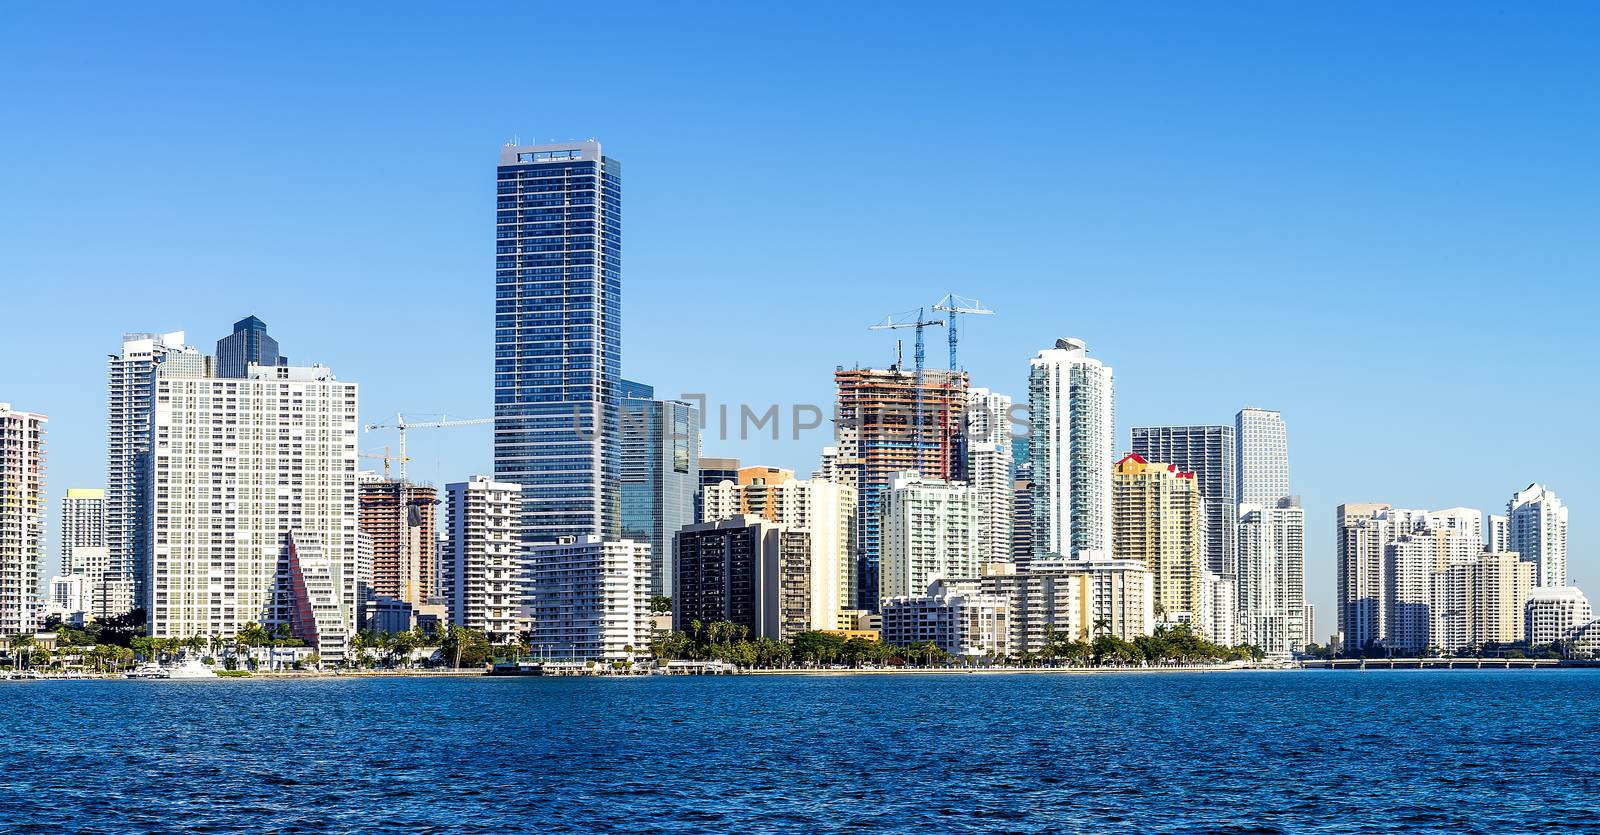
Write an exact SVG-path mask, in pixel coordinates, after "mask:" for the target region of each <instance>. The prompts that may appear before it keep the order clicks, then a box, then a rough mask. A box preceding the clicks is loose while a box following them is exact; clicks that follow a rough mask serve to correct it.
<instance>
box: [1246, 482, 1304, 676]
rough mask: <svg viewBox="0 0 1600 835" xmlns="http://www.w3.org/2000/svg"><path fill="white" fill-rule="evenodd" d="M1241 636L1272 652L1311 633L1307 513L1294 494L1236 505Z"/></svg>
mask: <svg viewBox="0 0 1600 835" xmlns="http://www.w3.org/2000/svg"><path fill="white" fill-rule="evenodd" d="M1238 553H1239V573H1238V575H1237V576H1238V610H1239V611H1238V617H1239V627H1240V635H1239V637H1240V639H1241V641H1242V642H1243V643H1246V644H1250V645H1253V646H1255V647H1258V648H1259V649H1261V651H1263V652H1265V653H1267V654H1268V655H1272V656H1279V657H1282V656H1287V655H1289V654H1290V653H1293V652H1297V651H1299V650H1300V649H1301V648H1302V647H1304V646H1305V645H1306V643H1307V642H1309V641H1310V640H1311V638H1312V635H1311V632H1310V630H1311V624H1309V623H1307V622H1306V620H1305V613H1306V512H1305V510H1304V509H1303V508H1301V507H1300V505H1299V504H1297V503H1295V502H1294V501H1293V500H1292V499H1285V500H1283V501H1281V502H1279V504H1278V505H1277V506H1276V507H1261V506H1260V505H1253V504H1245V505H1241V506H1240V507H1239V551H1238Z"/></svg>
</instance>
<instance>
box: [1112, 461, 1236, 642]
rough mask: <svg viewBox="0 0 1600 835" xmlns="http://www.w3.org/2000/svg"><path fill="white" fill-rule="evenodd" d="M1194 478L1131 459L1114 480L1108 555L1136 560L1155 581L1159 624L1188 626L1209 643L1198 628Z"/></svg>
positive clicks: (1200, 542)
mask: <svg viewBox="0 0 1600 835" xmlns="http://www.w3.org/2000/svg"><path fill="white" fill-rule="evenodd" d="M1201 508H1202V503H1201V500H1200V491H1199V489H1198V488H1197V487H1196V486H1195V478H1194V474H1193V473H1186V472H1181V471H1179V470H1178V468H1177V467H1174V466H1173V465H1171V464H1168V463H1165V462H1151V461H1146V460H1145V459H1144V458H1142V457H1140V456H1138V455H1134V454H1131V453H1130V454H1129V455H1126V456H1124V457H1123V459H1122V460H1121V461H1118V462H1117V465H1116V467H1115V469H1114V470H1113V475H1112V511H1111V518H1112V519H1113V520H1114V533H1113V535H1112V543H1113V545H1112V549H1111V555H1112V556H1113V557H1115V558H1116V559H1124V560H1140V561H1142V562H1143V563H1144V564H1145V565H1148V566H1150V571H1151V572H1152V573H1153V574H1154V575H1155V608H1156V617H1157V619H1158V620H1161V621H1164V622H1167V623H1189V624H1192V625H1193V627H1194V629H1195V631H1196V632H1197V633H1199V634H1202V635H1205V636H1207V637H1210V636H1211V635H1212V633H1213V630H1212V624H1211V623H1202V622H1201V617H1200V616H1201V613H1202V611H1209V609H1210V607H1209V606H1207V605H1205V603H1204V602H1203V601H1204V593H1205V588H1204V584H1205V571H1206V567H1205V544H1206V536H1205V515H1204V514H1203V513H1202V511H1201Z"/></svg>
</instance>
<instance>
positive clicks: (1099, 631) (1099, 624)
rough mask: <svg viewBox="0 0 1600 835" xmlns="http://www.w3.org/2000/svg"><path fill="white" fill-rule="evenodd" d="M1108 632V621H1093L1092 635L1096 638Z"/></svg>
mask: <svg viewBox="0 0 1600 835" xmlns="http://www.w3.org/2000/svg"><path fill="white" fill-rule="evenodd" d="M1109 631H1111V621H1108V620H1106V619H1105V618H1096V619H1095V622H1094V634H1095V635H1096V636H1099V635H1104V634H1106V633H1107V632H1109Z"/></svg>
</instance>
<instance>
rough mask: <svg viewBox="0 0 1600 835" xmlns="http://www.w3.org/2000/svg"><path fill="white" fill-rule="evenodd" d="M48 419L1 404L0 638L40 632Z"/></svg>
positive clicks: (8, 404)
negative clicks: (40, 589) (45, 445)
mask: <svg viewBox="0 0 1600 835" xmlns="http://www.w3.org/2000/svg"><path fill="white" fill-rule="evenodd" d="M47 420H49V418H46V417H45V416H44V415H41V414H35V413H33V412H24V411H20V410H13V409H12V408H11V404H10V403H0V636H6V637H9V636H11V635H16V634H18V633H30V634H31V633H32V632H33V631H34V630H35V629H38V628H39V602H40V601H39V578H40V577H41V576H42V574H43V571H44V569H43V566H44V538H45V531H44V509H45V503H44V488H45V475H44V472H45V463H44V462H45V454H44V432H45V429H44V425H45V422H46V421H47Z"/></svg>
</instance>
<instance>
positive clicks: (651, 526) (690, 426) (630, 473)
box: [620, 380, 700, 595]
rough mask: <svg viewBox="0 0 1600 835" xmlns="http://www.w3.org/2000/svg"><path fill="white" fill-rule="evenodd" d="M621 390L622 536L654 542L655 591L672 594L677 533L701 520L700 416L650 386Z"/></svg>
mask: <svg viewBox="0 0 1600 835" xmlns="http://www.w3.org/2000/svg"><path fill="white" fill-rule="evenodd" d="M622 390H623V391H624V392H626V393H627V395H628V396H625V397H624V398H623V399H622V434H621V446H622V480H621V489H620V493H621V496H620V499H621V510H620V514H621V527H622V537H623V538H624V539H631V540H634V541H636V542H648V543H650V549H651V550H650V568H651V570H650V593H651V594H654V595H671V594H672V581H673V561H672V535H673V534H675V533H677V532H678V531H679V530H680V529H682V528H683V527H685V526H687V525H690V524H693V523H694V522H695V521H697V519H696V518H695V514H696V510H695V498H696V496H697V494H698V490H699V486H700V460H699V459H700V454H699V449H700V443H699V441H700V416H699V414H698V410H697V409H695V408H694V407H693V406H690V405H689V404H687V403H680V402H677V401H673V400H656V399H654V397H653V395H654V394H655V391H654V390H653V389H652V388H650V387H649V386H644V385H640V384H638V383H632V382H630V381H626V380H624V381H623V384H622Z"/></svg>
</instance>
